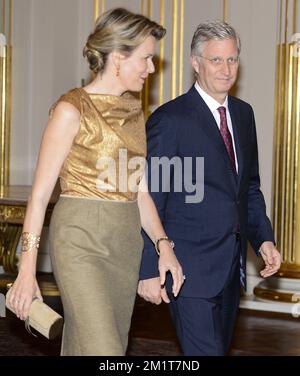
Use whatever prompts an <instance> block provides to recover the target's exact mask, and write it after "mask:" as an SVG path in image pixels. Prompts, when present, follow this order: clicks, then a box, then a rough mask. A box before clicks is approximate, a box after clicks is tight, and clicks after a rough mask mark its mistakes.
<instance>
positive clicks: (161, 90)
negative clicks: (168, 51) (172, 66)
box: [158, 0, 165, 106]
mask: <svg viewBox="0 0 300 376" xmlns="http://www.w3.org/2000/svg"><path fill="white" fill-rule="evenodd" d="M160 24H161V25H162V26H164V25H165V0H160ZM164 58H165V38H163V39H162V40H161V41H160V52H159V63H158V74H159V105H160V106H161V105H162V104H163V102H164Z"/></svg>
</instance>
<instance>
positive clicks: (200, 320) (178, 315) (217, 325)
mask: <svg viewBox="0 0 300 376" xmlns="http://www.w3.org/2000/svg"><path fill="white" fill-rule="evenodd" d="M239 254H240V252H239V245H238V244H237V249H236V257H235V259H234V261H233V264H232V267H231V270H230V273H229V276H228V279H227V282H226V284H225V286H224V288H223V290H222V291H221V292H220V294H218V295H217V296H215V297H212V298H190V297H184V296H179V297H178V298H175V299H174V296H173V295H172V294H169V298H170V300H171V303H170V304H169V308H170V312H171V316H172V319H173V321H174V324H175V326H176V332H177V336H178V339H179V342H180V344H181V348H182V351H183V354H184V355H186V356H190V355H219V356H222V355H226V354H227V353H228V351H229V347H230V343H231V338H232V334H233V329H234V325H235V321H236V316H237V311H238V307H239V299H240V260H239ZM187 278H188V276H187Z"/></svg>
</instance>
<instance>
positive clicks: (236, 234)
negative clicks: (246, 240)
mask: <svg viewBox="0 0 300 376" xmlns="http://www.w3.org/2000/svg"><path fill="white" fill-rule="evenodd" d="M235 238H236V240H237V241H239V240H240V239H241V234H240V233H239V232H236V233H235Z"/></svg>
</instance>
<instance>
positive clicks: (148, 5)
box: [144, 0, 152, 118]
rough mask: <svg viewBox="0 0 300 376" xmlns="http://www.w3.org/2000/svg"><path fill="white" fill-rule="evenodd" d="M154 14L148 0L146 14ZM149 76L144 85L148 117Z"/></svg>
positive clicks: (148, 15) (145, 112) (145, 111)
mask: <svg viewBox="0 0 300 376" xmlns="http://www.w3.org/2000/svg"><path fill="white" fill-rule="evenodd" d="M151 14H152V1H151V0H148V2H147V14H146V16H147V17H149V18H151ZM149 86H150V85H149V77H148V78H147V79H146V82H145V86H144V114H145V117H146V118H148V116H149Z"/></svg>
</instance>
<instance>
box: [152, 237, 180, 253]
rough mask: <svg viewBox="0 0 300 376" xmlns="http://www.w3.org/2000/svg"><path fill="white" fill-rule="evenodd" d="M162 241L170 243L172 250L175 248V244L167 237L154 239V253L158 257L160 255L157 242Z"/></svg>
mask: <svg viewBox="0 0 300 376" xmlns="http://www.w3.org/2000/svg"><path fill="white" fill-rule="evenodd" d="M162 240H167V241H168V242H169V243H170V246H171V247H172V248H174V247H175V243H174V242H173V240H171V239H169V238H168V237H167V236H162V237H161V238H158V239H156V240H155V250H156V253H157V254H158V256H159V255H160V250H159V242H161V241H162Z"/></svg>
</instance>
